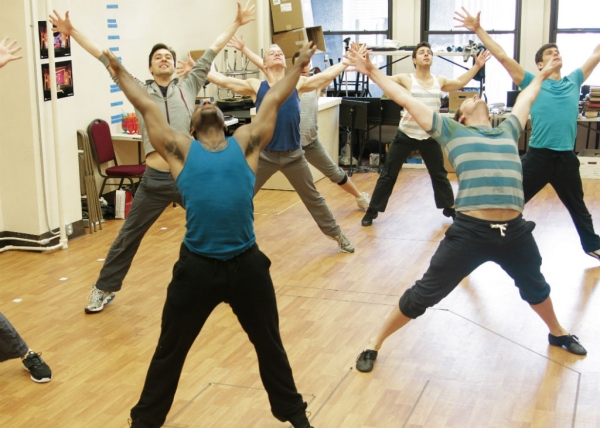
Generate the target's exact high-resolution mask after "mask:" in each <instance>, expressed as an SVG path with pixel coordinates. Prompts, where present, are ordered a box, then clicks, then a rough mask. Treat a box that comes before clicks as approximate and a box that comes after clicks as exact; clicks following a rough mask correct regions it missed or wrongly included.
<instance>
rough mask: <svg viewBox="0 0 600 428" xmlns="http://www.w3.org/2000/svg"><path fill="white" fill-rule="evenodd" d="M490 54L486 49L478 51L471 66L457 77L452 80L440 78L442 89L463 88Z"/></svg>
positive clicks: (447, 90) (483, 64) (453, 89)
mask: <svg viewBox="0 0 600 428" xmlns="http://www.w3.org/2000/svg"><path fill="white" fill-rule="evenodd" d="M491 56H492V54H491V53H490V51H487V50H486V51H485V52H479V54H478V55H477V57H476V59H475V64H473V67H471V68H470V69H469V70H468V71H467V72H466V73H463V74H461V75H460V76H458V78H456V79H452V80H451V79H445V78H442V82H443V83H442V85H441V86H442V91H444V92H450V91H457V90H459V89H462V88H464V87H465V86H466V85H467V84H468V83H469V82H470V81H471V80H473V78H474V77H475V75H476V74H477V72H479V70H481V69H482V68H483V67H484V66H485V63H486V62H487V61H488V60H489V59H490V58H491Z"/></svg>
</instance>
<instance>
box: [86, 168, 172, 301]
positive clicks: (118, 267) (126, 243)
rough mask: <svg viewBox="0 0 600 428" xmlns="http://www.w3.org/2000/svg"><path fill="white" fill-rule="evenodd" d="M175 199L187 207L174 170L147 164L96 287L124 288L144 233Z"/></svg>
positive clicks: (115, 289)
mask: <svg viewBox="0 0 600 428" xmlns="http://www.w3.org/2000/svg"><path fill="white" fill-rule="evenodd" d="M173 202H176V203H178V204H179V205H182V206H183V202H182V199H181V194H180V193H179V189H178V188H177V184H175V180H173V177H172V176H171V173H170V172H164V171H158V170H156V169H153V168H150V167H146V172H145V173H144V177H143V178H142V182H141V183H140V185H139V187H138V188H137V190H136V192H135V197H134V198H133V203H132V204H131V210H130V211H129V215H128V216H127V219H126V220H125V223H124V224H123V227H121V230H120V231H119V235H118V236H117V239H115V242H113V244H112V246H111V247H110V250H109V251H108V255H107V256H106V261H105V262H104V266H102V270H101V271H100V276H99V277H98V281H97V282H96V288H98V289H100V290H104V291H119V290H120V289H121V284H122V283H123V280H124V279H125V276H126V275H127V272H129V268H130V267H131V262H132V261H133V257H134V256H135V253H137V250H138V248H139V246H140V244H141V242H142V239H143V238H144V235H146V232H148V229H150V227H152V225H153V224H154V223H155V222H156V220H157V219H158V217H160V215H161V214H162V213H163V211H164V210H165V208H166V207H167V206H168V205H169V204H171V203H173Z"/></svg>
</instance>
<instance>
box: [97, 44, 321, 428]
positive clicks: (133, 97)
mask: <svg viewBox="0 0 600 428" xmlns="http://www.w3.org/2000/svg"><path fill="white" fill-rule="evenodd" d="M315 50H316V49H315V48H310V47H309V46H306V47H305V48H304V49H303V50H302V53H301V56H300V59H299V61H298V65H297V66H296V67H293V68H292V70H291V71H290V72H289V73H288V74H287V75H286V76H284V77H282V79H281V80H280V81H279V82H278V83H277V84H276V85H273V88H272V89H271V90H270V91H269V93H268V94H267V95H266V96H265V98H264V100H263V102H264V109H261V110H260V111H259V112H258V113H257V115H256V119H255V120H254V121H252V123H251V124H249V125H245V126H241V127H239V128H238V129H236V131H235V132H234V134H233V136H232V137H226V136H225V129H226V127H225V121H224V117H223V113H222V112H221V110H219V108H218V107H216V106H214V105H213V104H212V103H211V102H210V101H205V102H204V103H203V104H202V105H201V106H200V108H198V109H197V110H196V111H195V112H194V114H193V116H192V119H191V124H190V126H191V132H190V133H191V137H190V136H189V135H188V134H187V133H182V132H179V131H176V130H174V129H172V128H171V127H170V126H169V124H168V123H167V120H166V118H165V117H164V115H163V114H162V113H161V111H160V109H159V107H158V105H157V104H156V103H155V102H154V101H153V100H152V99H151V97H150V96H149V95H148V94H147V93H146V92H145V91H144V90H143V89H142V88H141V87H140V86H139V85H137V84H136V82H135V81H134V80H133V79H132V77H131V76H130V75H129V74H128V73H127V71H126V70H125V69H124V68H123V66H122V65H121V64H120V63H119V61H118V59H117V57H115V55H114V54H112V52H109V51H105V52H104V55H106V57H107V59H108V61H109V62H110V66H111V68H112V69H113V70H114V72H115V76H116V77H117V78H118V79H119V81H120V84H121V89H122V90H123V92H124V93H125V95H126V96H127V98H128V99H129V101H131V103H132V104H133V105H134V107H135V108H136V109H138V110H139V111H140V112H141V113H142V114H143V116H144V119H145V123H146V127H147V130H148V135H149V139H150V142H151V143H152V145H153V146H154V148H155V149H156V151H157V152H158V153H159V154H160V155H161V156H162V157H163V159H165V160H166V161H167V162H168V163H169V166H170V168H171V173H172V174H173V178H174V179H175V180H176V182H177V186H178V188H179V191H180V192H181V196H182V198H183V200H184V203H185V207H186V234H185V237H184V240H183V243H182V245H181V250H180V255H179V260H178V261H177V263H176V264H175V266H174V268H173V279H172V280H171V283H170V284H169V287H168V288H167V297H166V301H165V304H164V308H163V313H162V321H161V332H160V337H159V339H158V345H157V347H156V351H155V353H154V356H153V357H152V361H151V363H150V367H149V369H148V374H147V376H146V381H145V383H144V387H143V390H142V395H141V397H140V400H139V401H138V403H137V404H136V405H135V406H134V407H133V408H132V409H131V422H132V424H131V427H132V428H158V427H161V426H163V424H164V423H165V419H166V416H167V414H168V413H169V410H170V408H171V405H172V403H173V399H174V396H175V392H176V390H177V384H178V382H179V378H180V376H181V371H182V369H183V365H184V363H185V359H186V356H187V354H188V352H189V350H190V348H191V346H192V344H193V343H194V340H195V339H196V337H197V336H198V334H199V333H200V331H201V330H202V327H203V326H204V323H205V322H206V320H207V318H208V317H209V315H210V314H211V312H212V311H213V310H214V308H215V307H216V306H217V305H219V304H220V303H222V302H226V303H228V304H229V305H230V306H231V309H232V310H233V312H234V314H235V315H236V316H237V318H238V321H239V322H240V324H241V326H242V327H243V329H244V331H245V332H246V334H247V335H248V338H249V340H250V341H251V342H252V344H253V345H254V348H255V351H256V355H257V358H258V365H259V372H260V377H261V380H262V382H263V385H264V387H265V389H266V391H267V394H268V397H269V402H270V404H271V412H272V414H273V415H274V416H275V417H276V418H277V419H279V420H280V421H282V422H285V421H288V422H290V423H291V424H292V426H294V428H311V427H310V422H309V421H308V418H307V416H306V413H305V410H306V406H307V405H306V403H305V402H304V401H303V399H302V395H300V394H299V393H298V391H297V389H296V385H295V383H294V378H293V375H292V369H291V367H290V363H289V361H288V357H287V354H286V352H285V349H284V347H283V343H282V341H281V335H280V332H279V316H278V313H277V301H276V298H275V290H274V288H273V282H272V280H271V276H270V272H269V267H270V265H271V262H270V260H269V259H268V258H267V256H265V255H264V254H263V253H262V252H261V251H260V250H259V248H258V246H257V245H256V236H255V234H254V213H253V208H254V207H253V203H252V199H253V197H254V181H255V179H256V171H257V169H258V162H259V154H260V152H261V150H262V149H263V148H264V147H265V146H266V145H267V144H268V143H269V141H270V140H271V137H272V135H273V132H274V129H275V123H276V119H277V115H278V114H279V111H280V108H281V106H282V105H283V104H284V102H285V101H286V100H287V99H288V98H289V97H290V95H291V94H292V92H293V91H294V90H295V86H296V84H297V82H298V79H299V77H300V72H301V70H302V67H303V66H304V65H305V64H306V63H308V62H309V61H310V58H311V56H312V55H313V54H314V52H315ZM198 183H202V186H198Z"/></svg>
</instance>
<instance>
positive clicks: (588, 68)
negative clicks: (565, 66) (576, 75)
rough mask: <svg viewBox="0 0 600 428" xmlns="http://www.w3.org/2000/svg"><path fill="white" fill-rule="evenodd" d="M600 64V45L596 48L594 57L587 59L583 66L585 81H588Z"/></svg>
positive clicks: (593, 53)
mask: <svg viewBox="0 0 600 428" xmlns="http://www.w3.org/2000/svg"><path fill="white" fill-rule="evenodd" d="M599 62H600V45H598V46H596V48H595V49H594V51H593V52H592V55H591V56H590V57H589V58H588V59H587V61H586V62H585V63H584V64H583V65H582V66H581V71H583V80H586V79H587V78H588V77H590V75H591V74H592V72H593V71H594V68H596V66H597V65H598V63H599Z"/></svg>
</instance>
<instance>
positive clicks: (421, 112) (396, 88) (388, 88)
mask: <svg viewBox="0 0 600 428" xmlns="http://www.w3.org/2000/svg"><path fill="white" fill-rule="evenodd" d="M349 55H350V56H351V57H352V59H353V60H354V66H355V67H356V70H357V71H359V72H360V73H363V74H365V75H367V76H368V77H369V78H370V79H371V80H373V81H374V82H375V83H377V84H378V85H379V87H380V88H381V89H382V90H383V92H384V93H385V94H386V95H387V96H388V97H390V98H391V99H392V100H394V101H395V102H396V103H398V104H400V105H401V106H402V107H404V108H405V109H406V110H408V112H409V113H410V114H411V116H412V117H413V118H414V119H415V121H416V122H417V123H418V124H419V126H420V127H421V128H422V129H424V130H426V131H427V130H430V129H431V127H432V126H433V110H431V109H430V108H429V107H427V106H426V105H425V104H423V103H422V102H421V101H418V100H417V99H415V98H413V97H412V95H411V94H410V92H409V91H408V90H406V89H405V88H404V87H403V86H401V85H398V84H397V83H396V82H394V81H393V80H392V79H391V78H390V77H389V76H386V75H385V74H384V73H383V72H382V71H381V70H379V69H378V68H377V67H375V66H374V65H373V63H371V60H370V59H369V54H368V52H367V53H366V55H365V57H363V56H362V55H358V54H357V51H356V50H355V46H354V44H353V45H352V47H351V49H350V51H349Z"/></svg>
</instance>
